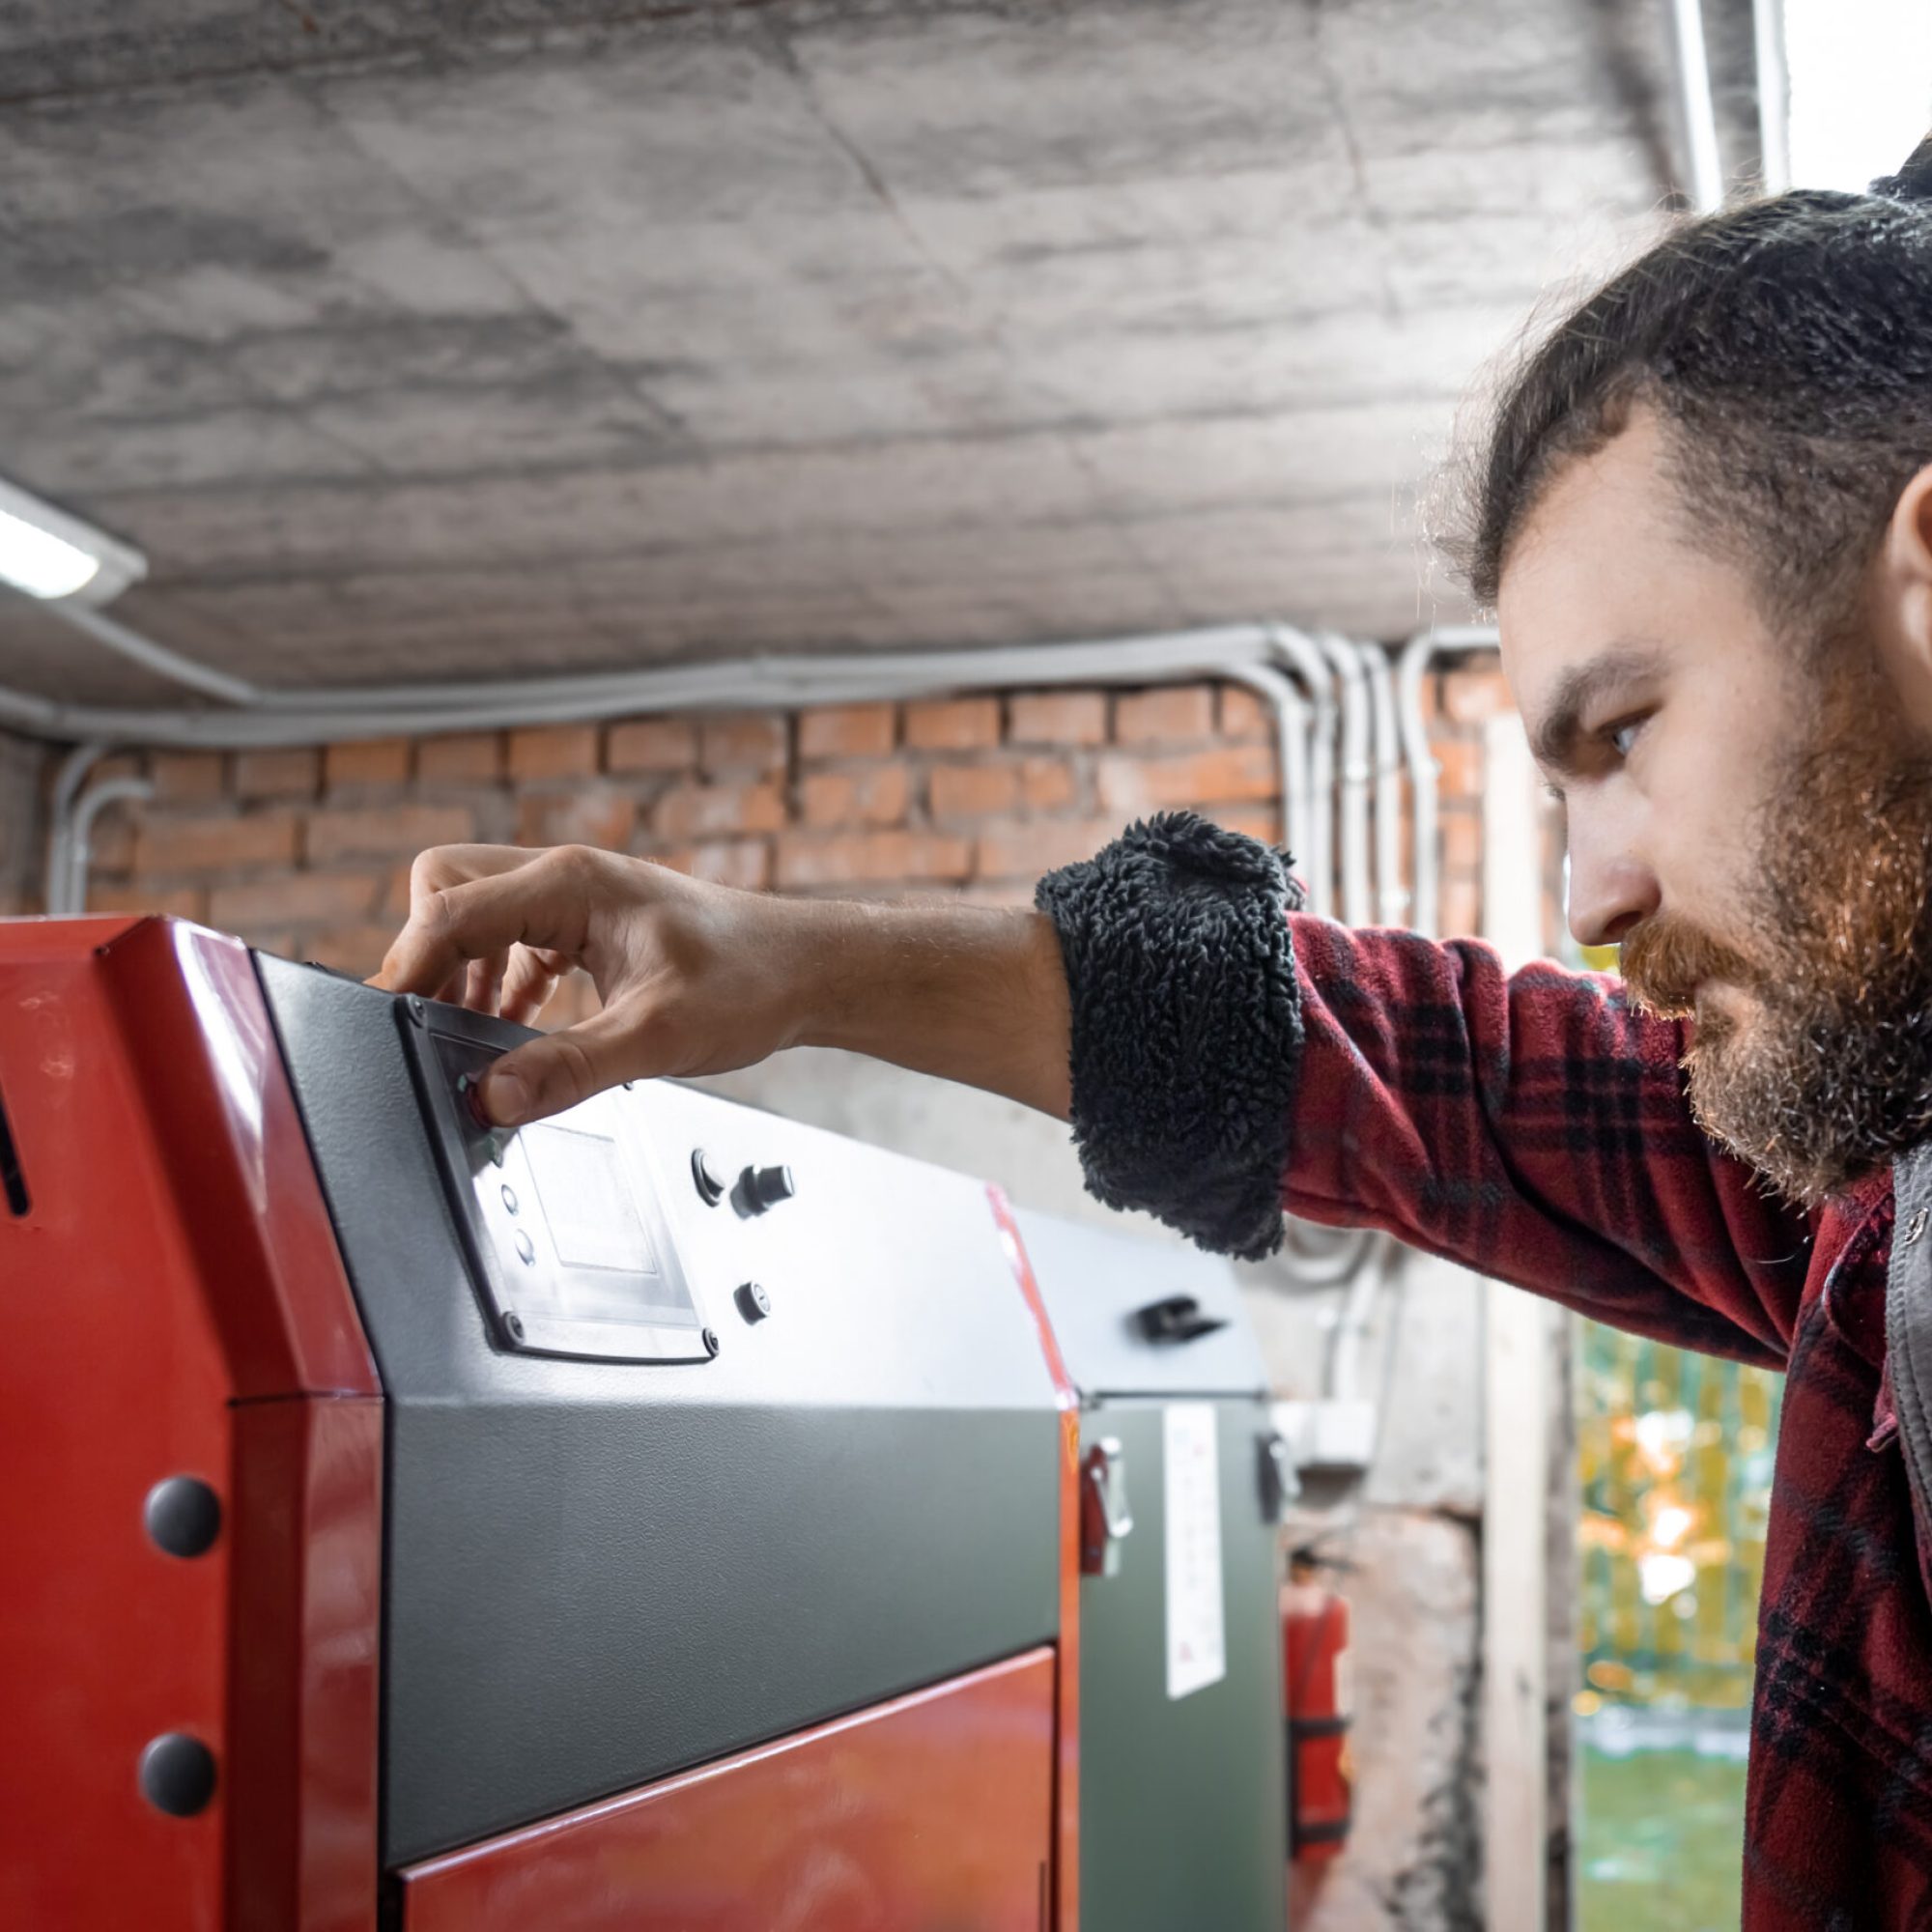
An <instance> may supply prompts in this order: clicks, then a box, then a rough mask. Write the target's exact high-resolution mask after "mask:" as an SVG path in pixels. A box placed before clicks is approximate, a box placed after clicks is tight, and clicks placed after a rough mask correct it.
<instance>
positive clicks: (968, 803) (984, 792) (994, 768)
mask: <svg viewBox="0 0 1932 1932" xmlns="http://www.w3.org/2000/svg"><path fill="white" fill-rule="evenodd" d="M929 783H930V788H931V789H930V797H931V800H932V815H933V817H935V818H991V817H993V816H994V815H995V814H997V813H999V812H1002V811H1011V810H1013V809H1014V807H1015V806H1017V805H1018V803H1019V796H1020V775H1019V773H1018V772H1016V771H1015V770H1014V769H1013V768H1012V766H1011V765H935V766H933V768H932V776H931V779H930V781H929Z"/></svg>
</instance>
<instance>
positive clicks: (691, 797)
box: [651, 783, 785, 844]
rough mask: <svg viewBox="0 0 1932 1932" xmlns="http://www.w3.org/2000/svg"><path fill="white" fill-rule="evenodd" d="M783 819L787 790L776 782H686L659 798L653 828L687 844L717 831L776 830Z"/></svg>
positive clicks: (656, 831)
mask: <svg viewBox="0 0 1932 1932" xmlns="http://www.w3.org/2000/svg"><path fill="white" fill-rule="evenodd" d="M784 822H785V809H784V793H783V792H782V791H781V789H780V787H779V786H778V785H776V784H770V783H767V784H747V785H731V784H723V785H696V784H684V785H677V786H674V787H673V788H672V789H671V790H669V791H668V792H666V793H665V795H664V797H663V798H661V799H660V800H659V801H658V805H657V810H656V811H655V812H653V813H652V817H651V829H652V830H653V831H654V832H655V833H656V834H657V836H658V837H659V838H668V839H672V840H675V841H676V842H677V843H678V844H686V843H688V842H689V841H691V840H692V839H694V838H709V837H711V836H713V835H716V834H718V833H729V832H776V831H778V830H779V828H780V827H781V826H782V825H783V824H784Z"/></svg>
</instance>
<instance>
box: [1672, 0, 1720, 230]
mask: <svg viewBox="0 0 1932 1932" xmlns="http://www.w3.org/2000/svg"><path fill="white" fill-rule="evenodd" d="M1670 24H1671V27H1672V29H1673V30H1674V34H1675V39H1676V47H1677V101H1678V107H1679V109H1680V111H1681V116H1682V119H1683V122H1684V142H1685V147H1686V149H1687V151H1688V153H1689V156H1690V203H1691V206H1692V207H1693V208H1695V210H1696V211H1697V213H1699V214H1712V213H1716V212H1717V211H1718V210H1719V209H1720V208H1721V207H1723V205H1724V166H1723V162H1722V160H1721V159H1720V157H1719V153H1718V114H1717V109H1716V106H1715V105H1714V103H1713V101H1712V98H1711V63H1710V60H1709V59H1708V57H1707V56H1706V54H1705V51H1704V4H1703V0H1671V5H1670Z"/></svg>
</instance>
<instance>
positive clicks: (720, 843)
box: [658, 838, 772, 892]
mask: <svg viewBox="0 0 1932 1932" xmlns="http://www.w3.org/2000/svg"><path fill="white" fill-rule="evenodd" d="M658 864H659V865H661V866H669V867H672V868H673V869H674V870H676V871H680V872H689V873H690V874H691V876H692V877H693V878H695V879H710V880H712V881H714V882H715V883H716V884H718V885H721V886H742V887H743V888H744V889H745V890H746V891H748V892H763V891H764V890H765V888H766V887H767V886H769V885H770V884H771V882H772V848H771V846H770V844H769V843H768V842H767V841H766V840H765V839H762V838H713V839H709V840H707V841H706V842H705V843H704V844H702V845H691V846H686V847H684V848H682V849H681V850H678V851H675V852H664V853H660V854H659V855H658Z"/></svg>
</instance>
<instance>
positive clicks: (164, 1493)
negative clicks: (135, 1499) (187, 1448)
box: [141, 1476, 221, 1556]
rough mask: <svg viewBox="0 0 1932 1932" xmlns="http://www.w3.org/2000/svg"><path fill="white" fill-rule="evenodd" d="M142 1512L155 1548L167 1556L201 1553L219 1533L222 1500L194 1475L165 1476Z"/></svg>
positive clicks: (196, 1554) (157, 1484)
mask: <svg viewBox="0 0 1932 1932" xmlns="http://www.w3.org/2000/svg"><path fill="white" fill-rule="evenodd" d="M141 1514H142V1520H144V1521H145V1522H146V1524H147V1526H148V1535H149V1536H150V1537H151V1538H152V1539H153V1541H154V1544H155V1547H156V1548H157V1549H165V1550H166V1551H167V1553H168V1554H169V1555H170V1556H200V1555H202V1554H203V1553H204V1552H205V1551H207V1550H208V1549H210V1548H213V1543H214V1539H215V1538H216V1537H217V1536H219V1535H220V1534H221V1499H220V1497H219V1496H217V1495H216V1494H215V1493H214V1492H213V1490H212V1489H210V1488H209V1486H208V1485H207V1484H206V1483H204V1482H203V1481H201V1479H200V1478H199V1477H197V1476H167V1477H164V1478H163V1479H162V1480H161V1481H160V1482H158V1483H156V1485H155V1487H154V1488H153V1489H152V1490H150V1491H149V1492H148V1499H147V1502H146V1503H145V1504H144V1505H143V1508H142V1512H141Z"/></svg>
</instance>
